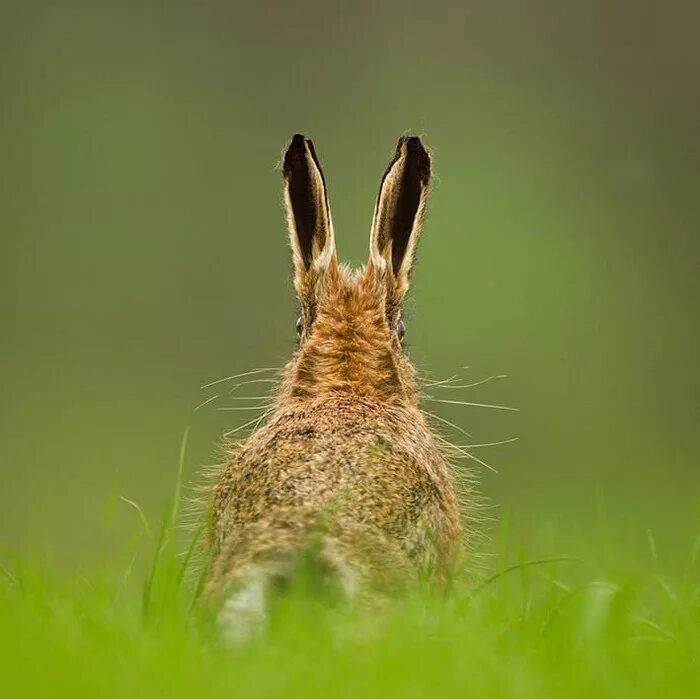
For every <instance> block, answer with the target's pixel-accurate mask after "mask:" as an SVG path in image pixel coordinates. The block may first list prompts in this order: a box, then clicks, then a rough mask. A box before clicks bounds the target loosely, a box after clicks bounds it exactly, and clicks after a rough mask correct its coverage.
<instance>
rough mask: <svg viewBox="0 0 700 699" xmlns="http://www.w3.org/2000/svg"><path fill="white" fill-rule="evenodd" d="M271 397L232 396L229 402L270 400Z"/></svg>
mask: <svg viewBox="0 0 700 699" xmlns="http://www.w3.org/2000/svg"><path fill="white" fill-rule="evenodd" d="M269 399H270V396H230V398H229V399H228V400H269Z"/></svg>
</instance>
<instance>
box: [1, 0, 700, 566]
mask: <svg viewBox="0 0 700 699" xmlns="http://www.w3.org/2000/svg"><path fill="white" fill-rule="evenodd" d="M697 27H698V11H697V10H696V9H694V7H693V3H690V2H688V3H685V4H682V3H666V4H661V3H638V2H632V1H631V0H630V1H629V2H613V3H610V2H583V1H579V2H554V1H549V2H547V1H535V2H527V3H522V2H516V1H515V0H499V1H496V2H494V1H493V0H489V1H488V2H487V1H483V0H476V1H474V2H468V3H454V2H433V3H417V2H416V3H413V2H383V3H376V2H359V3H337V4H334V3H327V2H323V3H322V2H318V1H309V2H305V1H302V2H296V3H283V2H277V3H270V2H259V3H255V4H250V5H244V4H237V3H224V2H200V3H183V2H172V1H171V2H160V3H148V2H147V3H129V2H119V3H117V2H111V3H107V4H104V3H100V2H85V1H84V2H79V3H74V2H61V3H48V2H39V3H36V2H23V3H14V4H8V3H7V2H4V3H2V9H1V17H0V183H1V186H0V235H1V236H2V246H1V248H0V249H1V253H0V319H1V322H2V325H1V328H0V333H1V341H0V361H1V365H2V382H1V384H0V545H1V546H2V547H3V548H5V549H9V550H12V551H14V552H16V553H18V554H20V555H23V556H39V557H41V558H46V559H48V560H50V561H51V562H52V563H53V564H54V565H56V566H58V567H60V568H63V569H66V570H73V569H76V568H77V569H83V568H85V567H88V566H94V565H107V566H109V565H112V564H114V562H115V560H117V559H118V558H119V556H120V555H121V554H122V553H123V552H124V548H125V543H124V542H125V541H128V537H129V536H130V535H131V534H132V533H133V532H134V531H135V529H136V528H137V527H138V522H137V520H136V515H135V513H134V512H133V511H132V510H131V509H130V508H129V507H128V506H126V505H125V504H124V503H122V502H121V501H119V500H118V498H117V496H118V495H123V496H126V497H128V498H130V499H132V500H135V501H137V502H139V503H140V504H141V505H142V506H143V507H144V508H145V510H146V512H147V513H148V514H149V516H154V517H155V516H157V515H158V513H159V512H160V508H161V507H162V505H163V503H164V501H165V499H166V497H167V496H168V495H169V493H170V492H171V489H172V485H173V481H174V477H175V472H176V468H177V458H178V456H177V455H178V449H179V443H180V439H181V436H182V433H183V430H184V428H185V427H186V426H187V425H189V426H190V427H191V433H190V444H189V449H188V456H187V461H186V469H187V475H188V477H195V474H196V473H197V471H198V469H199V467H200V466H201V465H202V464H205V463H211V462H213V461H215V460H216V458H217V440H218V439H219V437H220V435H221V433H222V432H223V431H224V430H225V429H227V428H231V427H235V426H236V425H237V424H240V423H242V422H244V421H245V420H246V419H248V417H249V416H245V417H243V416H242V415H244V414H241V413H232V412H222V411H218V410H217V407H221V406H225V405H227V403H226V398H227V396H226V393H225V391H224V392H223V393H222V396H221V398H219V399H218V400H215V401H212V402H211V403H209V404H208V405H207V406H205V407H204V408H202V409H200V410H198V411H197V412H194V408H195V406H197V405H198V404H200V403H201V402H202V401H204V400H205V399H207V398H209V397H210V396H212V395H214V393H215V392H214V391H213V389H211V390H206V391H202V390H200V388H199V387H200V385H202V384H204V383H206V382H207V381H210V380H213V379H216V378H219V377H223V376H226V375H228V374H234V373H237V372H243V371H246V370H248V369H251V368H255V367H261V366H278V365H280V364H281V363H282V362H283V361H284V360H285V359H286V358H287V357H288V356H289V355H290V353H291V352H292V350H293V347H294V342H295V332H294V323H295V319H296V313H295V301H294V298H293V294H292V289H291V281H290V260H289V254H288V248H287V242H286V230H285V226H284V220H283V212H282V207H281V197H280V178H279V173H278V172H277V171H276V163H277V160H278V158H279V154H280V152H281V149H282V148H283V146H284V144H285V142H286V141H287V139H288V138H289V137H290V136H291V135H292V134H293V133H294V132H297V131H299V132H302V133H305V134H307V135H310V136H311V137H312V138H313V139H314V142H315V144H316V149H317V152H318V154H319V157H320V159H321V162H322V164H323V166H324V170H325V175H326V179H327V182H328V186H329V190H330V196H331V202H332V207H333V214H334V220H335V227H336V235H337V241H338V247H339V252H340V255H341V256H342V257H343V258H344V259H346V260H350V261H353V262H355V263H360V262H363V261H364V259H365V257H366V254H367V249H368V233H369V221H370V217H371V211H372V206H373V201H374V196H375V192H376V189H377V186H378V182H379V177H380V175H381V173H382V171H383V169H384V167H385V165H386V163H387V162H388V160H389V158H390V157H391V155H392V152H393V148H394V144H395V141H396V138H397V137H398V136H399V135H401V134H403V133H408V132H415V133H419V134H421V135H422V136H423V137H424V140H425V142H426V143H427V144H428V145H429V146H430V147H431V148H432V149H433V153H434V159H435V172H436V178H435V185H434V188H433V191H432V198H431V207H430V211H429V216H428V220H427V224H426V228H425V232H424V237H423V240H422V243H421V248H420V254H419V264H418V267H417V270H416V274H415V276H414V292H413V294H412V298H411V300H410V302H409V305H408V310H407V315H408V318H407V327H408V335H407V340H408V341H409V346H410V352H411V355H412V357H413V358H414V359H415V361H416V363H417V364H418V366H419V367H420V368H421V369H422V370H423V371H424V372H425V373H426V374H428V375H430V376H432V377H434V378H446V377H448V376H451V375H453V374H454V373H458V374H460V375H461V376H463V377H464V381H465V382H466V383H468V382H470V381H476V380H478V379H481V378H484V377H487V376H490V375H492V374H507V375H508V377H509V378H508V379H502V380H499V381H495V382H490V383H487V384H484V385H483V386H481V387H477V388H474V389H472V390H469V391H460V392H454V391H453V392H448V391H443V392H442V393H441V394H440V395H441V396H442V397H444V398H455V397H458V398H460V399H462V400H468V401H478V402H488V403H497V404H506V405H513V406H517V407H519V408H520V412H519V413H511V412H502V411H495V410H486V409H481V410H480V409H477V408H467V407H461V406H450V405H447V404H433V405H432V406H430V408H431V409H432V410H435V411H436V412H438V413H439V414H440V415H441V416H443V417H444V418H446V419H449V420H453V421H455V422H457V423H458V424H459V425H460V426H462V427H463V428H465V429H468V430H469V431H471V432H472V433H473V434H474V436H475V438H476V440H477V441H479V442H483V441H490V440H498V439H504V438H508V437H512V436H519V437H520V440H519V441H518V442H516V443H514V444H510V445H507V446H502V447H495V448H492V449H487V450H485V451H483V452H479V454H480V456H482V457H483V458H484V459H485V460H487V461H488V462H489V463H491V464H492V465H493V466H495V467H496V468H497V469H498V471H499V473H498V474H497V475H496V474H494V473H491V472H489V471H483V472H482V482H483V489H484V491H485V492H486V493H487V495H488V496H489V497H490V498H491V499H492V501H493V502H494V503H496V504H497V505H498V508H497V509H496V510H495V511H494V513H493V514H494V516H495V517H497V518H500V517H503V515H504V514H505V515H506V518H507V521H508V522H509V529H510V537H511V538H512V540H513V541H514V542H515V543H516V544H523V545H524V546H525V547H526V548H527V549H528V551H533V550H534V551H535V552H537V551H539V550H540V549H542V550H544V549H545V548H546V547H547V546H550V545H551V546H554V547H556V548H557V550H558V551H559V552H560V553H566V552H569V551H582V552H593V553H594V555H597V554H598V553H600V549H601V548H604V547H608V548H610V552H609V555H610V556H611V557H613V558H614V557H617V556H627V555H630V556H633V555H636V554H637V553H640V555H644V553H643V552H644V551H645V549H646V547H647V538H646V537H647V530H651V532H653V535H654V537H655V538H656V540H657V543H658V546H659V549H660V551H661V554H660V555H664V556H668V557H672V556H673V555H675V553H674V552H675V551H680V550H682V549H683V550H684V549H685V548H686V547H687V545H688V543H689V542H690V541H691V539H692V538H693V537H694V535H696V534H697V532H698V529H699V528H700V471H699V469H698V466H699V464H698V444H697V436H698V435H697V432H698V425H699V424H700V419H699V418H700V410H699V401H698V395H699V392H698V389H699V388H700V386H699V381H698V367H697V362H698V335H699V330H698V296H699V294H698V291H699V290H698V259H699V253H700V243H699V242H698V238H699V236H698V231H699V230H700V228H699V225H698V224H699V223H700V216H698V195H699V193H700V187H699V185H700V176H699V175H698V172H699V170H698V166H699V165H700V136H699V135H698V123H700V119H699V117H700V81H699V80H698V71H699V69H700V49H699V48H698V40H697ZM464 366H469V367H470V368H469V369H462V367H464ZM457 394H458V395H457ZM228 404H229V405H230V402H229V403H228ZM489 526H490V528H491V531H492V533H493V531H494V525H489Z"/></svg>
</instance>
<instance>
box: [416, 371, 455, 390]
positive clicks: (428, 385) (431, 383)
mask: <svg viewBox="0 0 700 699" xmlns="http://www.w3.org/2000/svg"><path fill="white" fill-rule="evenodd" d="M458 380H459V376H457V375H456V374H455V375H454V376H450V378H449V379H442V380H440V381H425V383H423V386H424V387H425V388H432V387H433V386H443V385H445V384H449V383H451V382H452V381H458Z"/></svg>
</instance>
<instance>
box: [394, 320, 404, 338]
mask: <svg viewBox="0 0 700 699" xmlns="http://www.w3.org/2000/svg"><path fill="white" fill-rule="evenodd" d="M405 334H406V326H405V325H404V324H403V321H402V320H400V319H399V321H398V323H396V335H397V336H398V338H399V342H403V338H404V335H405Z"/></svg>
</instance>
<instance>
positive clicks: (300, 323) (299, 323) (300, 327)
mask: <svg viewBox="0 0 700 699" xmlns="http://www.w3.org/2000/svg"><path fill="white" fill-rule="evenodd" d="M296 328H297V335H299V337H301V333H302V332H303V331H304V319H303V318H302V317H301V316H299V317H298V318H297V324H296Z"/></svg>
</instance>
